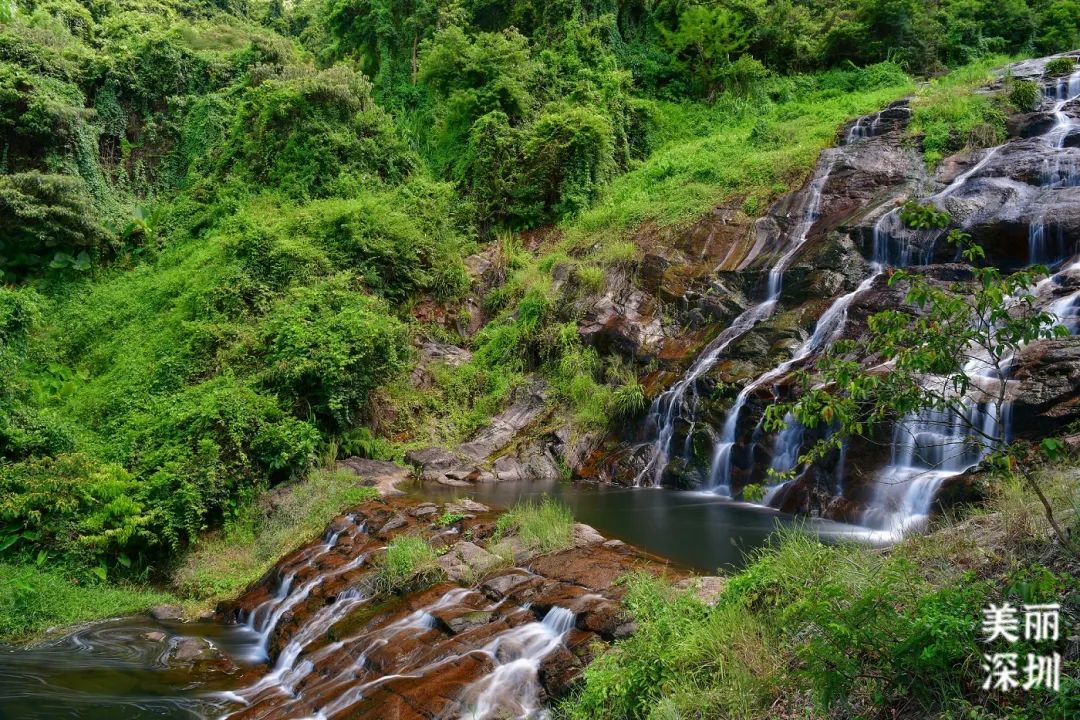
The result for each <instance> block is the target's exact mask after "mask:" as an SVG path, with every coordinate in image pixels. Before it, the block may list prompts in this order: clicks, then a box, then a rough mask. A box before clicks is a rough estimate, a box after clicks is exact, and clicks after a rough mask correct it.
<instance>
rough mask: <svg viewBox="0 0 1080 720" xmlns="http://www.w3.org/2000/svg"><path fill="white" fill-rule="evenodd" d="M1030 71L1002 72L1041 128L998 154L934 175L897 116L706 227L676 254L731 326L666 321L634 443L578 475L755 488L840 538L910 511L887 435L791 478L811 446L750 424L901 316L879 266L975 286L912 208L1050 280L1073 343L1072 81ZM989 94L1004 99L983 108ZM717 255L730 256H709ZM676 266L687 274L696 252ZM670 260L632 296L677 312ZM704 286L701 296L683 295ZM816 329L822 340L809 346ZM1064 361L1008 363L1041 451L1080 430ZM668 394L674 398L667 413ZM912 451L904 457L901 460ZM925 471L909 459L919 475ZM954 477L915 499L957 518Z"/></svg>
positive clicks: (967, 157)
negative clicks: (1036, 101)
mask: <svg viewBox="0 0 1080 720" xmlns="http://www.w3.org/2000/svg"><path fill="white" fill-rule="evenodd" d="M1043 64H1044V61H1043V60H1039V61H1031V62H1025V63H1020V64H1018V65H1016V66H1014V67H1013V68H1011V69H1010V71H1011V72H1013V73H1014V75H1015V76H1016V77H1032V78H1036V79H1038V80H1039V81H1040V82H1042V84H1043V88H1044V101H1043V103H1042V106H1041V107H1040V108H1039V110H1038V111H1037V112H1033V113H1027V114H1025V115H1018V116H1015V117H1013V118H1010V119H1009V122H1008V127H1009V139H1008V140H1007V142H1006V143H1004V144H1003V145H1001V146H999V147H996V148H989V149H978V150H975V151H971V152H965V153H960V154H958V155H956V156H953V157H950V158H945V159H944V160H943V161H942V162H941V163H939V165H938V166H937V168H936V169H935V170H934V171H933V172H932V173H931V172H930V171H928V169H927V167H926V164H925V161H924V158H923V156H922V153H921V152H920V149H919V148H918V143H917V142H912V138H911V137H908V136H907V134H906V131H907V123H908V120H909V118H910V109H909V108H908V107H907V105H906V103H897V104H894V105H893V106H890V107H888V108H885V109H884V110H883V111H882V112H880V113H874V114H872V115H869V116H866V117H864V118H860V119H858V120H857V121H855V122H853V123H851V124H849V125H848V126H846V127H844V128H842V129H841V130H840V132H839V134H838V145H839V146H838V147H835V148H831V149H828V150H826V151H825V152H823V153H822V155H821V157H820V159H819V162H818V165H817V168H816V169H815V171H814V175H813V177H812V178H811V181H810V182H808V183H807V185H806V186H805V187H803V188H801V189H799V190H798V191H795V192H793V193H790V194H788V195H786V196H784V197H782V198H780V199H779V200H778V201H777V202H776V203H775V204H774V205H773V206H772V207H771V208H769V210H768V211H767V213H766V214H765V216H764V217H762V218H760V219H758V220H756V221H754V222H753V223H752V225H751V227H749V229H747V223H746V221H745V220H743V219H738V221H737V222H736V221H735V216H734V215H733V214H731V213H730V212H728V213H727V214H725V209H724V208H718V209H717V211H716V212H715V213H714V214H713V215H712V216H711V217H709V218H706V219H703V221H702V223H700V224H699V226H697V227H696V228H695V229H694V231H693V232H691V233H689V234H688V236H687V237H688V239H690V240H691V241H693V242H697V243H698V247H699V248H700V249H701V252H703V253H706V254H709V255H711V256H713V257H722V258H723V259H722V261H721V262H718V263H717V271H716V273H715V277H714V279H713V280H712V281H711V282H712V283H713V286H714V288H715V289H716V292H714V293H713V294H712V297H713V300H712V302H713V305H714V306H716V307H722V308H725V312H726V313H727V319H726V320H725V319H723V313H718V314H717V315H716V316H715V318H716V321H715V322H713V323H711V324H710V323H702V322H700V320H703V319H704V317H703V316H702V313H701V307H702V306H701V305H700V304H699V305H698V306H697V308H695V312H696V313H697V314H696V315H694V314H693V313H688V314H683V315H677V316H676V317H677V319H678V321H679V322H682V323H684V327H685V328H686V330H688V331H689V332H688V333H687V335H688V337H690V338H692V342H686V341H684V342H683V344H682V347H681V348H680V352H679V353H674V354H672V355H671V358H672V360H673V362H667V363H666V364H664V363H665V360H666V357H665V355H664V354H663V353H661V354H660V355H659V356H658V359H659V360H660V361H661V363H662V365H661V369H660V370H659V371H657V372H655V373H653V374H651V375H650V376H649V377H648V378H646V382H645V384H646V387H648V388H649V392H650V394H651V395H652V396H653V397H656V398H659V399H660V400H659V402H658V403H656V404H654V406H653V408H651V409H650V414H649V416H648V417H647V418H645V419H644V420H643V422H642V423H641V425H640V426H639V427H636V428H629V429H626V430H624V431H623V432H621V433H620V434H619V435H618V436H617V437H614V438H609V439H607V440H606V441H605V442H604V443H603V444H602V445H601V446H600V448H599V449H598V450H597V451H595V452H594V453H592V454H591V455H590V456H589V457H588V460H587V462H586V464H585V465H584V466H582V467H581V468H580V469H579V471H580V472H581V474H583V475H586V476H589V477H595V478H597V479H599V480H602V481H608V482H622V483H639V482H645V483H646V484H653V483H657V482H658V483H659V484H663V485H666V486H670V487H680V488H686V487H701V486H704V487H711V488H715V487H719V488H721V489H724V490H727V491H729V492H731V493H732V494H733V495H734V496H736V497H737V496H738V495H739V493H740V492H741V490H742V489H743V488H744V487H745V486H747V485H751V484H760V485H763V486H771V487H770V491H769V495H768V504H771V505H772V506H774V507H778V508H780V509H783V510H785V511H788V512H792V513H797V514H809V515H820V516H825V517H830V518H835V519H838V520H844V521H849V522H860V521H863V520H865V519H866V517H867V516H868V514H870V511H871V510H873V509H874V508H877V509H879V510H883V512H884V513H885V514H888V513H889V512H891V511H892V510H889V508H892V509H893V510H895V509H896V508H898V507H907V504H906V501H904V500H903V498H900V497H898V496H896V494H895V493H889V492H883V491H881V484H882V483H881V473H882V472H883V471H884V470H885V469H886V468H900V467H903V468H907V467H908V466H906V465H897V464H896V463H897V462H901V461H898V460H896V459H895V458H893V457H892V456H891V453H890V452H889V448H891V447H892V446H893V445H894V441H893V439H892V438H891V437H890V436H889V432H890V431H888V430H887V429H883V430H882V432H883V436H882V437H878V438H875V439H874V441H873V442H868V441H861V440H855V441H853V442H851V443H850V444H849V445H848V448H847V452H846V453H845V454H844V455H843V456H840V455H839V454H836V455H835V456H834V457H830V458H827V459H826V460H825V461H823V462H822V463H819V464H818V465H817V466H815V467H811V468H807V467H801V466H799V465H798V463H797V458H798V455H799V450H800V448H805V447H807V446H808V445H809V444H810V443H812V442H813V441H815V440H816V439H818V438H819V437H820V432H823V430H821V429H819V430H818V431H817V433H815V432H809V431H805V430H799V429H798V428H796V429H795V430H794V431H792V432H790V433H779V434H778V433H769V432H766V431H764V429H763V428H762V425H761V418H762V415H763V414H764V412H765V409H766V408H767V407H768V406H769V404H770V403H773V402H775V401H776V400H778V399H784V398H786V397H789V393H790V392H792V388H791V378H792V373H793V372H794V371H796V370H799V369H804V368H808V367H810V366H811V365H812V364H813V362H814V361H815V360H816V358H817V357H818V356H819V354H820V352H821V351H822V350H823V349H824V348H826V347H828V346H830V345H831V344H833V343H835V342H836V341H837V340H840V339H847V340H852V341H855V342H856V343H860V342H862V341H864V340H865V339H867V334H868V330H867V319H868V318H869V317H870V316H871V315H873V314H874V313H877V312H880V311H882V310H886V309H895V308H898V307H904V306H905V298H904V290H903V288H901V287H890V286H889V284H888V279H889V272H888V271H886V270H883V268H884V267H885V266H892V267H897V266H905V267H917V268H918V272H920V273H923V274H924V275H926V276H927V277H929V278H930V279H931V281H932V282H935V283H963V282H967V281H970V280H971V278H972V274H971V269H970V267H968V266H966V265H964V264H963V263H962V262H961V261H962V258H961V257H959V256H958V254H957V251H956V249H955V247H953V246H950V245H949V244H948V243H947V242H945V241H944V236H945V234H946V230H913V229H910V228H906V227H904V225H903V223H902V222H901V220H900V213H899V212H898V208H899V207H900V206H901V205H902V204H903V203H904V202H905V201H907V200H916V201H919V202H923V203H925V202H929V203H932V204H934V205H936V206H937V207H938V208H939V209H941V210H944V211H946V212H947V213H948V214H949V216H950V218H951V220H952V225H951V227H953V228H960V229H963V230H964V231H966V232H967V233H969V234H970V235H972V236H973V237H974V239H975V240H976V241H977V242H978V243H980V244H981V245H982V246H983V247H984V248H985V250H986V253H987V261H988V262H989V263H991V264H993V265H995V266H996V267H998V268H1000V269H1002V270H1004V271H1006V272H1009V271H1011V270H1014V269H1018V268H1021V267H1026V266H1028V265H1030V264H1032V263H1040V264H1046V265H1048V266H1050V267H1051V269H1052V271H1053V272H1054V273H1055V274H1054V277H1053V280H1052V282H1050V283H1048V284H1047V283H1044V284H1043V285H1040V287H1039V291H1038V295H1039V296H1038V299H1037V303H1038V305H1039V306H1040V307H1043V308H1055V309H1054V310H1053V312H1055V313H1056V314H1059V316H1060V317H1062V319H1063V321H1064V322H1065V323H1066V324H1067V325H1068V326H1069V328H1070V330H1071V331H1072V332H1077V331H1080V312H1078V310H1080V302H1076V300H1080V271H1074V270H1070V267H1069V266H1068V263H1069V262H1070V258H1073V259H1075V257H1076V255H1077V254H1078V253H1080V122H1078V121H1080V98H1074V99H1071V100H1067V99H1065V98H1066V97H1070V96H1073V95H1075V94H1076V86H1077V82H1076V78H1075V77H1073V78H1071V79H1070V78H1065V79H1060V78H1058V79H1047V78H1043V77H1042V76H1041V73H1042V67H1043ZM1001 87H1003V85H1001V83H1000V82H999V83H998V84H997V86H995V87H991V88H990V90H994V89H1001ZM808 213H809V215H808ZM807 222H809V223H810V225H809V228H808V229H805V230H804V228H806V223H807ZM725 225H728V226H729V227H726V228H725V227H723V226H725ZM797 229H798V230H799V232H798V233H796V230H797ZM717 239H720V240H721V242H722V243H723V244H724V245H725V247H726V250H725V251H718V250H716V249H715V247H714V243H715V241H716V240H717ZM792 247H795V248H797V250H795V251H794V254H793V255H792V254H791V248H792ZM680 252H682V253H684V257H685V258H690V257H693V256H694V252H693V248H683V249H681V250H680ZM781 258H783V259H784V262H783V263H782V267H783V272H782V291H781V292H780V294H779V297H778V298H777V305H776V307H773V308H771V309H770V310H769V311H768V312H767V313H765V317H764V319H760V318H759V319H756V320H753V321H752V322H751V323H750V324H749V327H745V328H741V329H737V336H736V337H735V338H734V339H733V340H732V341H730V342H725V343H724V344H723V348H722V352H720V353H718V354H715V355H714V358H713V359H711V360H708V361H702V358H707V357H708V356H709V354H710V352H711V350H710V348H712V347H715V346H716V338H720V337H723V336H724V333H725V332H729V331H731V329H732V328H737V326H738V325H739V322H740V320H739V319H736V321H735V322H734V323H733V322H732V321H731V318H733V317H734V318H742V317H744V315H745V314H746V313H745V311H746V310H747V308H751V309H752V308H755V307H757V306H759V305H761V304H762V299H763V298H765V297H766V293H765V291H764V290H765V285H766V281H767V278H768V277H769V275H770V269H772V268H775V267H777V263H778V262H780V259H781ZM679 260H680V258H679V257H676V256H673V255H670V254H669V255H664V256H662V257H649V258H648V259H647V262H646V267H647V272H646V273H644V276H645V278H647V280H645V281H643V284H644V285H645V286H646V287H649V288H650V289H649V292H650V293H651V294H654V295H661V294H663V293H664V292H665V290H664V287H663V285H664V283H672V286H673V287H674V288H675V289H676V293H675V294H676V296H677V297H679V298H681V299H682V300H683V301H685V300H686V298H687V297H688V296H689V290H692V289H693V287H694V286H690V287H689V290H688V286H687V285H686V284H685V283H679V282H678V281H677V278H678V277H679V265H678V263H679ZM688 262H690V263H691V264H692V261H688ZM772 280H773V281H774V283H775V280H776V278H775V277H774V278H772ZM703 285H704V283H703V282H701V281H698V283H697V286H696V287H702V286H703ZM773 287H775V284H774V285H773ZM856 288H857V291H856ZM912 310H913V311H914V309H912ZM1062 313H1064V314H1063V315H1062ZM830 323H831V325H830ZM823 327H824V328H829V327H833V329H832V330H830V331H829V335H828V337H827V340H825V341H822V342H819V343H818V344H817V345H815V344H814V337H815V336H816V335H817V333H818V331H819V330H820V329H822V328H823ZM667 332H668V335H669V336H671V337H674V335H675V334H674V333H672V332H671V330H670V328H669V329H667ZM667 342H668V343H670V342H671V341H670V340H669V341H667ZM702 348H705V349H706V350H705V351H704V352H702V351H701V349H702ZM695 349H696V350H697V352H698V355H697V359H696V360H694V361H693V362H692V363H691V364H690V365H689V367H691V368H692V370H691V371H686V370H685V368H686V367H687V359H686V354H687V352H694V351H695ZM1075 353H1076V350H1075V349H1074V346H1073V345H1072V344H1070V343H1069V342H1062V341H1052V342H1039V343H1033V344H1032V345H1031V346H1030V347H1028V348H1025V349H1024V351H1023V352H1022V353H1020V354H1019V356H1018V357H1017V360H1016V364H1015V367H1014V368H1013V372H1014V377H1013V379H1012V380H1011V381H1010V382H1009V383H1008V387H1009V398H1010V400H1011V401H1012V413H1013V414H1012V418H1013V426H1014V431H1015V433H1016V434H1018V435H1020V436H1030V437H1036V436H1039V435H1040V434H1045V433H1046V432H1050V431H1053V430H1054V429H1055V428H1060V427H1062V426H1063V425H1064V424H1065V423H1067V422H1070V421H1071V420H1072V419H1074V418H1076V417H1078V416H1080V413H1078V412H1077V411H1076V410H1074V407H1075V404H1076V401H1077V399H1076V396H1075V390H1074V388H1075V387H1077V373H1076V371H1075V369H1074V368H1075V367H1076V362H1077V358H1075V357H1074V354H1075ZM879 360H880V359H877V358H868V359H867V362H868V364H870V365H873V364H876V363H877V362H879ZM744 388H745V389H746V391H745V392H742V391H743V390H744ZM665 389H674V390H677V393H674V390H673V391H672V392H673V393H674V394H671V395H667V396H665V394H664V393H665ZM665 397H676V398H677V400H676V401H666V400H664V398H665ZM733 408H738V410H737V411H735V410H733ZM732 418H734V419H732ZM911 421H912V422H915V421H916V420H915V419H912V420H911ZM904 422H908V420H905V421H904ZM901 426H903V423H901ZM924 434H927V433H924ZM934 434H935V433H933V432H929V435H934ZM953 440H954V441H957V442H959V441H960V440H962V439H957V438H953ZM920 442H922V440H918V439H917V440H914V441H912V447H916V446H918V443H920ZM976 454H977V453H976ZM923 455H925V453H924V452H923V451H922V450H917V457H916V463H917V464H918V463H922V462H924V460H923ZM657 457H659V458H661V459H660V460H659V461H658V462H659V467H654V466H653V463H654V462H655V459H656V458H657ZM902 462H907V461H906V460H905V461H902ZM912 467H914V466H912ZM770 469H772V470H777V471H780V470H789V471H792V472H793V473H794V475H793V479H792V480H790V481H788V482H786V483H785V484H783V485H782V486H779V484H778V483H777V482H776V481H775V480H774V479H773V478H774V477H775V476H772V475H770V474H769V470H770ZM954 470H957V472H956V473H954V474H952V475H950V476H949V477H948V478H946V479H944V480H941V481H940V482H941V483H942V484H941V485H935V486H934V489H933V490H930V491H928V492H929V493H930V495H929V496H930V497H933V495H934V493H938V494H941V495H942V497H943V498H946V499H947V500H948V501H949V502H953V501H956V500H957V499H959V498H960V497H963V496H965V494H966V495H970V494H971V493H972V492H974V490H975V488H974V485H973V483H972V482H970V478H967V477H966V476H965V475H964V474H963V473H962V472H959V470H958V469H957V468H952V467H951V465H950V466H949V469H948V471H947V473H953V471H954ZM947 473H946V471H943V472H942V473H938V475H939V476H940V475H943V474H947ZM890 477H891V476H890ZM643 478H644V480H643ZM903 482H904V481H902V480H901V481H898V483H900V484H902V483H903ZM915 484H916V483H908V485H915ZM923 494H925V493H923ZM919 502H920V503H922V500H920V501H919ZM927 502H928V501H927ZM878 506H881V507H878ZM905 512H907V511H905Z"/></svg>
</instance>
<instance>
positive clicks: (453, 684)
mask: <svg viewBox="0 0 1080 720" xmlns="http://www.w3.org/2000/svg"><path fill="white" fill-rule="evenodd" d="M496 519H497V513H495V512H493V511H492V510H490V509H489V508H487V507H486V506H484V505H482V504H480V503H476V502H474V501H470V500H457V501H454V502H450V503H446V504H436V503H431V502H421V501H417V500H415V499H407V498H400V497H392V498H386V499H382V500H375V501H371V502H368V503H365V504H363V505H360V506H358V507H356V508H353V509H352V510H350V511H349V512H348V513H346V514H344V515H342V516H340V517H338V518H336V519H335V520H334V521H333V522H332V523H331V524H330V526H329V527H328V528H327V532H326V535H324V536H323V537H322V538H321V539H319V540H316V541H314V542H312V543H309V544H308V545H305V546H304V547H301V548H299V549H298V550H296V551H295V552H293V553H292V554H290V555H289V556H287V557H286V558H284V559H283V560H282V561H281V562H279V563H278V564H277V565H276V566H275V567H274V568H273V569H272V570H270V571H269V572H268V573H267V574H266V575H265V576H264V577H263V578H261V579H260V580H259V581H258V582H257V583H255V584H254V585H253V586H252V587H251V588H249V589H248V591H247V592H245V593H244V594H243V595H242V596H241V597H240V598H238V599H237V600H235V601H233V602H229V603H225V604H222V605H221V606H220V607H219V608H218V619H219V620H222V621H226V622H241V623H248V624H250V625H252V626H253V627H254V628H255V629H257V630H261V631H262V632H264V634H265V636H266V651H267V661H266V663H264V664H263V665H260V666H257V667H255V668H252V669H251V670H249V671H248V672H247V673H246V674H245V675H244V676H243V677H242V678H241V681H240V685H241V687H246V688H247V690H241V691H239V692H238V697H242V698H243V699H244V700H245V701H246V702H247V703H249V704H248V705H247V706H246V707H240V706H238V707H239V709H238V710H237V711H236V712H235V714H234V715H232V716H230V717H234V718H237V719H239V718H245V719H249V718H264V719H268V720H272V719H274V718H291V717H301V716H309V715H315V714H316V713H317V712H323V713H325V714H326V716H327V717H330V718H334V719H340V718H388V717H393V718H401V719H406V718H433V717H440V718H453V717H462V716H463V715H465V714H466V713H467V712H468V707H469V706H470V698H471V697H473V696H474V695H475V694H476V691H477V688H478V687H485V688H488V689H490V687H489V686H490V683H491V678H492V677H494V676H495V675H494V673H496V670H497V669H498V668H499V667H500V666H501V664H502V663H504V662H507V657H508V656H505V653H510V654H511V655H512V653H513V651H512V650H509V649H508V648H509V643H511V641H515V642H517V641H519V640H515V639H517V638H520V637H523V636H525V635H527V634H528V632H529V628H532V627H537V628H540V627H541V626H550V625H552V624H553V623H552V619H553V618H556V617H562V618H566V617H568V616H567V611H569V613H572V624H571V625H569V627H568V628H566V629H564V630H562V631H561V632H563V634H562V635H561V636H560V637H561V639H559V640H557V641H556V642H555V643H554V645H553V648H552V649H551V650H550V651H549V652H547V653H546V654H544V656H543V657H542V658H541V659H540V660H539V662H538V664H537V665H536V671H535V677H532V678H531V679H530V677H528V676H529V673H527V672H526V673H525V675H524V676H522V678H519V679H516V680H515V683H516V690H514V691H513V692H521V693H523V695H522V697H526V696H528V695H529V694H530V693H531V694H533V695H535V697H534V698H532V701H534V702H536V703H545V702H548V701H550V700H551V699H552V698H555V697H558V696H559V695H561V694H563V693H564V692H565V691H566V688H567V687H568V685H569V684H570V683H571V682H572V681H573V680H574V679H575V678H576V677H577V676H578V675H579V674H580V672H581V671H582V669H583V668H584V666H585V665H586V664H588V662H589V661H590V660H591V659H592V657H593V654H594V652H595V650H596V643H598V642H599V643H603V642H610V641H612V640H614V639H616V638H618V637H621V636H624V635H626V634H629V633H631V632H632V631H633V629H634V628H633V625H632V623H630V622H629V618H628V617H627V616H626V614H625V612H624V610H623V608H622V605H621V602H620V601H621V599H622V596H623V593H624V592H625V589H624V587H623V586H622V585H621V584H619V583H618V582H617V581H618V580H619V579H620V578H622V577H624V576H626V575H627V574H629V573H633V572H649V573H654V574H658V575H659V574H665V575H668V576H674V578H675V579H678V578H679V577H680V576H681V575H682V573H680V572H679V571H677V570H673V569H672V568H670V567H669V566H668V565H667V564H666V563H665V562H663V561H661V560H658V559H656V558H653V557H650V556H647V555H645V554H644V553H642V552H641V551H639V550H636V549H635V548H633V547H631V546H629V545H626V544H625V543H623V542H621V541H619V540H608V539H605V538H604V537H603V536H601V535H600V534H599V533H598V532H596V531H595V530H594V529H592V528H590V527H588V526H586V525H581V524H578V525H575V526H574V529H573V540H572V544H571V546H570V547H568V548H567V549H564V550H561V551H558V552H554V553H548V554H541V553H539V552H537V551H536V550H534V549H532V548H530V547H529V546H527V545H526V544H524V543H523V542H522V541H521V540H520V539H519V538H516V537H514V536H509V537H506V538H498V537H497V536H496ZM402 535H416V536H420V537H423V538H425V539H426V540H427V541H428V542H429V543H430V544H431V546H432V547H433V548H435V550H436V552H437V553H438V567H439V576H440V577H441V579H440V580H438V581H437V582H435V584H430V582H429V583H428V586H427V587H419V589H416V590H413V591H410V592H406V593H404V594H400V593H395V592H388V591H386V590H385V589H383V588H381V587H380V585H379V579H378V578H379V575H378V566H379V563H380V562H381V558H382V556H383V555H384V554H385V552H386V548H387V546H388V544H389V543H390V542H391V541H392V540H393V539H394V538H396V537H400V536H402ZM424 584H425V583H423V582H420V583H419V584H418V585H420V586H422V585H424ZM708 587H712V585H708ZM556 608H557V609H559V610H556ZM552 613H554V614H552ZM549 615H551V617H549ZM545 621H546V623H545ZM530 624H531V625H530ZM504 646H505V647H504ZM500 648H502V649H500ZM501 653H502V655H501ZM530 682H532V683H534V686H535V687H534V686H532V685H529V683H530ZM485 683H487V685H485ZM522 683H524V685H522ZM517 686H519V687H517ZM349 693H352V695H353V696H355V697H352V698H351V699H349V697H350V696H349ZM343 698H346V699H345V700H343Z"/></svg>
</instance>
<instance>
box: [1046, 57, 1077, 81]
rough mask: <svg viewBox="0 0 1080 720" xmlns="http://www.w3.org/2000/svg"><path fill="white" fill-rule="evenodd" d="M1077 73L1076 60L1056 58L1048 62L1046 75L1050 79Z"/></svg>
mask: <svg viewBox="0 0 1080 720" xmlns="http://www.w3.org/2000/svg"><path fill="white" fill-rule="evenodd" d="M1074 72H1076V58H1073V57H1056V58H1052V59H1050V60H1047V61H1046V74H1047V75H1049V76H1050V77H1060V76H1062V75H1072V74H1073V73H1074Z"/></svg>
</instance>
